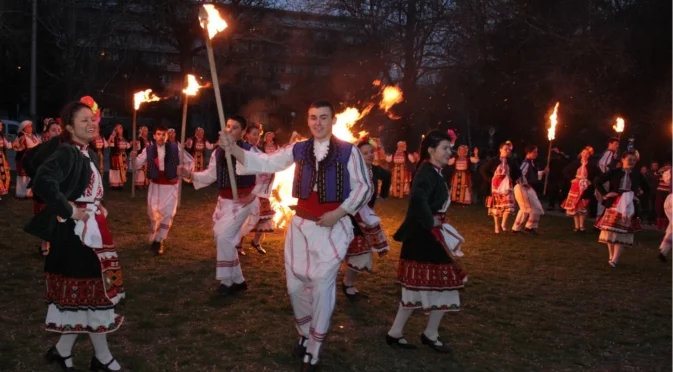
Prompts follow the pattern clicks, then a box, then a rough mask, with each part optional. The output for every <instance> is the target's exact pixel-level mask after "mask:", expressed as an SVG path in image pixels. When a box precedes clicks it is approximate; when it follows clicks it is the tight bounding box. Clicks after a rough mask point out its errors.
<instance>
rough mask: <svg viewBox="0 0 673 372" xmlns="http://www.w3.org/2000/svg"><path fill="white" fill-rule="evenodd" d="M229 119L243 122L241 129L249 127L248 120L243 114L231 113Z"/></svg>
mask: <svg viewBox="0 0 673 372" xmlns="http://www.w3.org/2000/svg"><path fill="white" fill-rule="evenodd" d="M229 120H233V121H235V122H237V123H239V124H241V129H245V128H247V127H248V121H247V120H245V118H244V117H243V116H241V115H231V116H230V117H229Z"/></svg>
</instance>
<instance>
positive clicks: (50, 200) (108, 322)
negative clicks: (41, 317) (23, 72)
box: [25, 102, 124, 372]
mask: <svg viewBox="0 0 673 372" xmlns="http://www.w3.org/2000/svg"><path fill="white" fill-rule="evenodd" d="M61 118H62V119H63V123H64V124H65V130H64V132H63V134H62V135H61V136H59V137H58V138H52V139H51V140H50V141H49V142H47V143H46V144H45V145H44V146H41V147H40V148H39V149H38V151H36V153H35V154H32V155H31V157H32V159H31V160H30V163H29V164H27V169H28V170H29V172H31V174H32V173H34V178H35V195H37V196H39V197H40V198H41V199H42V200H44V201H45V202H46V204H47V208H46V209H45V210H44V211H42V212H41V213H40V214H38V215H37V216H35V217H33V219H32V220H31V221H30V222H29V223H28V225H26V227H25V231H26V232H28V233H30V234H32V235H35V236H37V237H39V238H41V239H43V240H47V241H49V242H50V243H51V251H50V252H49V255H48V256H47V257H46V259H45V265H44V268H45V269H44V270H45V281H46V301H47V317H46V320H45V325H46V329H47V331H50V332H56V333H60V334H61V338H60V339H59V341H58V343H56V345H55V346H54V347H52V348H51V349H49V351H48V352H47V355H46V360H47V362H48V363H53V362H56V363H57V364H58V365H59V366H60V367H61V369H62V370H64V371H74V370H76V369H74V366H73V362H72V348H73V345H74V344H75V341H76V339H77V336H78V335H79V334H80V333H87V334H89V336H90V338H91V342H92V344H93V347H94V351H95V355H94V356H93V357H92V358H91V365H90V370H91V371H104V372H107V371H118V370H121V367H120V365H119V363H117V362H116V361H115V359H114V358H113V357H112V354H111V353H110V349H109V348H108V343H107V333H110V332H113V331H116V330H117V329H118V328H119V327H120V325H121V323H122V321H123V317H121V316H120V315H118V314H116V313H115V307H116V305H117V303H118V302H119V301H120V300H121V299H122V298H123V297H124V288H123V280H122V274H121V266H120V264H119V260H118V258H117V253H116V251H115V248H114V242H113V241H112V236H111V234H110V230H109V227H108V221H107V218H106V216H107V210H106V209H105V208H104V207H103V206H102V204H101V201H102V199H103V177H102V175H101V174H100V172H99V171H98V166H97V160H96V152H95V151H93V149H92V148H90V147H89V146H88V145H87V144H88V143H90V142H91V141H92V140H93V139H94V138H95V137H96V136H97V135H98V125H97V124H96V121H95V119H94V115H93V112H92V111H91V109H90V108H89V107H88V106H87V105H86V104H84V103H81V102H72V103H70V104H68V105H67V106H66V107H65V108H64V109H63V111H62V113H61ZM57 220H58V222H56V221H57Z"/></svg>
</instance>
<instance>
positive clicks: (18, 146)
mask: <svg viewBox="0 0 673 372" xmlns="http://www.w3.org/2000/svg"><path fill="white" fill-rule="evenodd" d="M41 142H42V141H41V140H40V138H39V137H38V136H37V135H36V134H34V133H33V122H32V121H30V120H24V121H22V122H21V124H20V125H19V137H18V138H17V139H16V140H14V143H13V144H12V148H13V149H14V151H16V155H15V158H14V162H15V163H16V174H17V177H16V197H17V198H19V199H25V198H32V197H33V192H32V190H31V189H30V188H28V183H30V177H28V175H27V174H26V172H25V171H24V169H23V165H22V164H21V159H22V158H23V156H24V154H25V153H26V151H27V150H30V149H32V148H33V147H35V146H37V145H39V144H40V143H41Z"/></svg>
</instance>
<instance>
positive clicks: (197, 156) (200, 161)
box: [185, 128, 215, 172]
mask: <svg viewBox="0 0 673 372" xmlns="http://www.w3.org/2000/svg"><path fill="white" fill-rule="evenodd" d="M196 132H197V133H201V138H199V137H198V136H194V137H192V138H188V139H187V140H186V141H185V149H186V150H187V152H188V153H189V155H191V156H192V157H193V158H194V172H201V171H202V170H204V169H205V168H204V167H205V165H204V164H205V161H206V158H205V152H206V150H212V149H213V148H215V147H214V146H213V144H211V143H210V142H208V141H206V140H205V139H204V138H203V129H202V128H196Z"/></svg>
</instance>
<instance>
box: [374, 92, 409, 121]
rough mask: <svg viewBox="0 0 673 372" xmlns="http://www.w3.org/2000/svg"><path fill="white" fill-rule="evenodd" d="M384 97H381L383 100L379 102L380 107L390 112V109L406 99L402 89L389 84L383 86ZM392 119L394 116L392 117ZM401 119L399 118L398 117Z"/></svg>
mask: <svg viewBox="0 0 673 372" xmlns="http://www.w3.org/2000/svg"><path fill="white" fill-rule="evenodd" d="M382 94H383V97H382V98H381V102H379V107H380V108H381V110H383V111H385V112H386V113H388V114H391V113H390V109H391V108H392V107H393V106H394V105H396V104H398V103H400V102H402V101H403V100H404V96H403V95H402V90H401V89H400V88H399V87H397V86H390V85H389V86H387V87H385V88H383V93H382ZM391 119H392V118H391ZM397 119H399V118H397Z"/></svg>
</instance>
